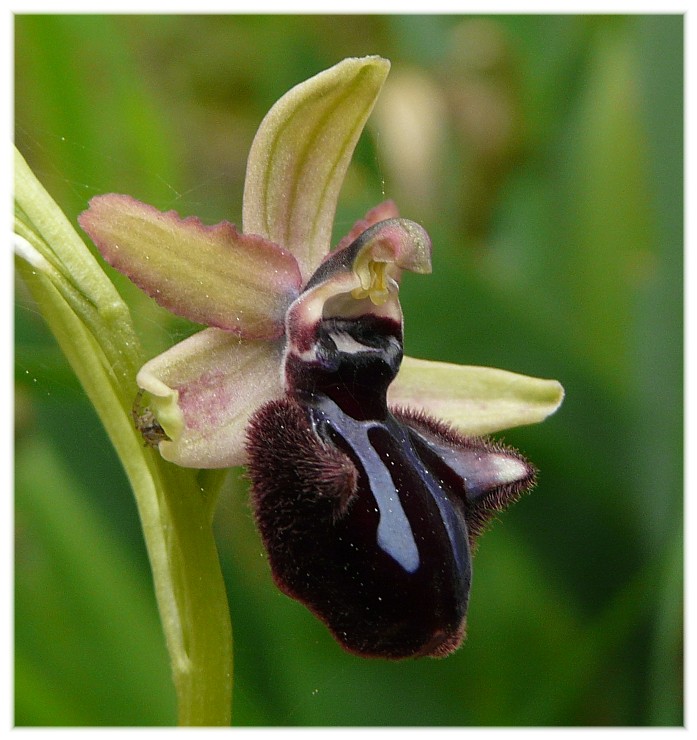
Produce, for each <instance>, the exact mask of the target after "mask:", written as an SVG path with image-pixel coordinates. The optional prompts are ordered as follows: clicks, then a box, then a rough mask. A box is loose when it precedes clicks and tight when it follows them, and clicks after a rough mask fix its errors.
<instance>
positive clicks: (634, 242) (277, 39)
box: [15, 15, 683, 726]
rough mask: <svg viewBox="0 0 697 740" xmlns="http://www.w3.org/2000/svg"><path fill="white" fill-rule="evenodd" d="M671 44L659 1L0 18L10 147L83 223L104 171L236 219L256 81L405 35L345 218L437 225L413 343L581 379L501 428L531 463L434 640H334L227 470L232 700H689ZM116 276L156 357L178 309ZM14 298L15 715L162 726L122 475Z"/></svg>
mask: <svg viewBox="0 0 697 740" xmlns="http://www.w3.org/2000/svg"><path fill="white" fill-rule="evenodd" d="M682 41H683V20H682V17H681V16H658V15H653V16H635V17H628V16H624V17H617V16H592V17H591V16H574V15H564V16H501V17H462V16H455V15H452V16H423V15H421V16H396V15H395V16H285V17H283V16H234V15H232V16H224V17H223V16H213V15H211V16H79V15H63V16H28V15H18V16H16V17H15V43H16V83H15V95H16V143H17V145H18V147H19V149H20V151H21V152H22V153H23V154H24V156H25V157H26V159H27V160H28V162H29V164H30V166H31V167H32V168H33V169H34V171H35V172H36V174H37V176H38V177H39V178H40V179H41V181H42V182H43V183H44V185H45V186H46V187H47V188H48V190H49V192H50V193H51V194H52V195H53V197H54V198H55V199H56V201H57V202H58V203H59V205H60V206H61V207H62V208H63V209H64V211H65V212H66V213H67V214H68V216H69V217H70V219H71V220H72V221H73V222H75V217H76V215H77V214H78V213H79V212H80V211H81V210H83V209H84V208H85V206H86V203H87V200H88V199H89V198H90V197H91V196H93V195H95V194H98V193H103V192H112V191H113V192H123V193H130V194H132V195H134V196H136V197H138V198H140V199H142V200H145V201H147V202H149V203H152V204H154V205H156V206H158V207H160V208H163V209H169V208H174V209H176V210H177V211H179V212H180V213H181V214H182V215H189V214H197V215H199V216H201V217H202V218H203V219H204V220H206V221H208V222H210V223H214V222H216V221H219V220H221V219H229V220H231V221H234V222H237V223H239V222H240V213H241V197H242V187H243V181H244V169H245V160H246V154H247V151H248V148H249V145H250V143H251V140H252V137H253V135H254V132H255V130H256V127H257V125H258V123H259V122H260V120H261V118H262V116H263V115H264V113H265V112H266V111H267V110H268V108H269V107H270V106H271V105H272V104H273V102H274V101H275V100H276V99H277V98H278V97H280V95H281V94H282V93H284V92H285V91H286V90H287V89H289V88H290V87H291V86H292V85H294V84H295V83H297V82H299V81H301V80H303V79H306V78H307V77H309V76H311V75H313V74H315V73H316V72H318V71H320V70H322V69H324V68H326V67H329V66H331V65H332V64H334V63H335V62H337V61H339V60H340V59H341V58H343V57H345V56H361V55H364V54H375V53H377V54H380V55H382V56H385V57H388V58H390V59H391V60H392V64H393V66H392V72H391V74H390V77H389V79H388V83H387V85H386V87H385V90H384V92H383V95H382V96H381V99H380V103H379V107H378V108H377V109H376V111H375V113H374V115H373V117H372V118H371V120H370V122H369V126H368V129H367V130H366V134H365V135H364V137H363V139H362V140H361V142H360V144H359V147H358V149H357V152H356V156H355V158H354V162H353V164H352V167H351V170H350V172H349V176H348V178H347V180H346V184H345V187H344V190H343V193H342V199H341V202H340V206H339V210H338V215H337V231H336V236H337V239H338V237H340V236H341V235H342V233H344V232H345V231H346V230H347V229H348V227H349V226H350V224H351V223H352V222H353V221H354V220H355V219H356V218H358V217H359V216H361V215H362V214H363V213H364V211H365V210H366V209H367V208H369V207H370V206H372V205H374V204H375V203H377V202H378V201H380V200H381V199H383V198H384V197H392V198H394V199H395V200H397V202H398V203H399V205H400V208H401V211H402V214H403V215H404V216H406V217H408V218H411V219H414V220H416V221H419V222H420V223H422V224H423V225H424V226H425V227H426V228H427V229H428V231H429V232H430V233H431V236H432V238H433V242H434V274H433V276H431V277H428V278H424V277H421V276H412V275H408V276H407V277H406V278H405V282H404V285H403V293H402V295H403V306H404V312H405V316H406V332H407V334H406V351H407V352H408V353H409V354H411V355H415V356H419V357H426V358H430V359H439V360H448V361H454V362H460V363H466V364H481V365H492V366H496V367H502V368H506V369H509V370H514V371H518V372H523V373H528V374H531V375H537V376H541V377H553V378H558V379H559V380H561V382H562V383H563V384H564V386H565V388H566V392H567V397H566V401H565V403H564V405H563V407H562V409H561V410H560V411H559V412H558V414H557V415H556V416H554V417H552V418H551V419H549V420H548V421H547V422H545V423H544V424H541V425H538V426H535V427H529V428H522V429H516V430H510V431H508V432H507V433H506V434H505V435H504V436H505V439H506V441H507V442H509V443H511V444H514V445H516V446H518V447H520V448H521V449H522V450H523V451H524V452H525V453H526V454H527V455H528V456H529V457H530V458H531V459H532V460H534V461H535V462H536V464H537V465H538V466H539V467H540V469H541V476H540V484H539V486H538V488H537V489H536V490H535V491H534V493H533V494H532V495H530V496H528V497H526V498H525V499H524V500H522V501H520V502H519V503H518V504H517V505H516V506H515V507H513V508H512V509H511V510H510V511H509V512H507V513H506V514H504V515H502V516H501V520H502V521H501V522H498V523H497V524H495V525H494V526H493V528H492V529H491V530H490V531H489V532H488V533H487V534H485V535H484V537H483V538H482V540H481V544H480V548H479V551H478V553H477V555H476V558H475V561H474V583H473V591H472V599H471V608H470V613H469V620H468V625H469V626H468V639H467V641H466V643H465V645H464V647H463V648H462V649H461V650H460V651H459V652H457V653H456V654H455V655H454V656H452V657H450V658H447V659H445V660H432V659H422V660H416V661H407V662H399V663H390V662H385V661H366V660H364V659H360V658H357V657H354V656H350V655H347V654H345V653H344V652H342V651H341V649H340V648H339V647H338V646H337V645H336V644H335V643H334V642H333V640H332V639H331V637H330V636H329V634H328V632H327V631H326V629H325V628H324V627H323V626H322V625H321V624H320V623H319V622H317V621H316V620H315V619H314V618H313V617H312V616H311V615H310V614H309V613H308V612H307V611H306V610H305V609H304V608H303V607H301V606H299V605H298V604H296V603H295V602H293V601H291V600H289V599H288V598H286V597H284V596H283V595H281V594H280V593H279V592H278V591H277V590H276V589H275V587H274V586H273V584H272V581H271V578H270V575H269V570H268V567H267V564H266V560H265V557H264V555H263V552H262V548H261V544H260V541H259V538H258V536H257V534H256V532H255V529H254V525H253V522H252V519H251V515H250V507H249V503H248V499H247V493H246V482H245V480H244V477H243V472H242V471H241V470H235V471H233V472H232V474H231V475H230V477H229V485H228V486H227V488H226V490H225V492H224V495H223V498H222V501H221V503H220V506H219V509H218V512H217V521H216V530H217V538H218V542H219V546H220V554H221V558H222V563H223V569H224V573H225V579H226V583H227V588H228V595H229V601H230V608H231V612H232V619H233V626H234V639H235V694H234V709H233V718H234V723H235V724H237V725H483V726H489V725H496V726H512V725H585V726H596V725H680V724H682V721H683V702H682V697H683V683H682V676H683V670H682V668H683V663H682V629H683V621H682V584H683V571H682V331H683V323H682V284H683V283H682V279H683V278H682V237H683V235H682V198H683V191H682V147H683V142H682V130H683V129H682V120H683V119H682V116H683V108H682V105H683V103H682V100H683V97H682V94H683V78H682V61H683V47H682ZM110 274H112V275H113V276H114V280H115V282H116V284H117V286H118V287H119V290H121V292H122V294H123V295H124V296H125V298H126V299H127V300H128V302H129V304H130V305H131V307H132V310H133V313H134V318H135V321H136V324H137V328H138V330H139V332H140V333H141V335H142V337H143V343H144V345H145V348H146V351H147V354H148V356H152V355H154V354H156V353H157V352H159V351H161V350H162V349H164V348H165V347H167V346H169V345H171V344H172V343H174V342H175V341H178V340H179V339H182V338H183V337H185V336H186V335H187V334H190V333H192V331H193V330H194V327H192V326H191V325H189V324H187V323H186V322H184V321H182V320H179V319H176V318H174V317H172V316H170V315H169V314H167V313H166V312H165V311H162V310H161V309H159V308H158V307H156V306H155V305H154V304H153V302H152V301H151V300H150V299H148V298H146V297H144V296H143V295H142V294H140V293H139V292H138V291H137V290H136V289H135V288H133V286H131V285H130V284H128V283H127V281H125V280H124V279H121V277H120V276H118V275H115V274H114V273H113V271H110ZM16 295H17V313H16V325H15V328H16V396H15V401H16V431H17V441H16V508H15V513H16V560H15V569H16V586H15V679H16V682H15V722H16V724H18V725H105V724H106V725H161V724H172V723H173V722H174V721H175V708H174V691H173V687H172V683H171V679H170V674H169V667H168V662H167V656H166V652H165V648H164V641H163V638H162V634H161V631H160V627H159V622H158V617H157V611H156V607H155V602H154V596H153V592H152V585H151V579H150V574H149V569H148V563H147V558H146V555H145V549H144V545H143V541H142V537H141V534H140V530H139V522H138V519H137V514H136V508H135V505H134V502H133V500H132V496H131V493H130V490H129V487H128V484H127V482H126V479H125V477H124V475H123V473H122V471H121V468H120V465H119V462H118V460H117V458H116V457H115V454H114V452H113V451H112V449H111V447H110V444H109V441H108V439H107V438H106V436H105V434H104V432H103V430H102V429H101V427H100V425H99V423H98V421H97V419H96V416H95V414H94V412H93V411H92V409H91V407H90V405H89V404H88V403H87V401H86V399H85V397H84V396H83V394H82V393H81V390H80V387H79V385H78V384H77V382H76V380H75V379H74V377H73V375H72V372H71V370H70V368H69V367H68V366H67V364H66V362H65V360H64V359H63V357H62V356H61V354H60V353H59V351H58V349H57V347H56V345H55V343H54V342H53V340H52V338H51V336H50V335H49V334H48V333H47V330H46V329H45V327H44V324H43V321H42V319H41V316H40V315H39V314H38V313H37V311H36V309H35V307H34V306H33V304H32V302H31V300H30V299H29V297H28V295H27V293H26V291H25V289H24V286H23V285H21V284H18V285H17V288H16Z"/></svg>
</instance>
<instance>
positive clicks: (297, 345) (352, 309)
mask: <svg viewBox="0 0 697 740" xmlns="http://www.w3.org/2000/svg"><path fill="white" fill-rule="evenodd" d="M349 250H350V248H349ZM347 251H348V250H347ZM345 256H346V254H344V255H339V256H338V257H336V258H335V262H334V265H332V264H331V262H332V258H330V260H329V261H328V262H325V264H324V265H323V266H322V267H321V268H320V270H321V275H320V277H321V281H320V280H319V279H318V280H314V279H311V280H310V283H309V285H310V289H315V290H317V288H315V286H316V285H317V283H320V282H322V283H327V284H329V281H331V280H333V279H334V274H333V271H332V268H333V267H334V266H335V267H336V274H337V275H338V278H337V283H339V281H340V280H345V275H346V272H347V271H348V270H349V269H350V267H351V265H350V264H348V263H347V260H346V258H345ZM380 269H381V270H383V269H384V268H380ZM319 273H320V271H318V274H319ZM341 285H344V283H343V282H341ZM320 289H321V286H320ZM322 295H324V296H327V295H330V296H331V295H332V293H331V291H330V290H328V291H325V292H324V293H322ZM302 300H303V296H301V297H300V299H299V301H302ZM387 300H388V301H393V303H394V305H392V306H390V305H389V304H387V305H386V306H385V307H384V308H383V307H382V306H383V302H381V303H380V306H379V307H376V306H374V305H373V302H371V301H370V300H369V298H368V296H367V291H366V297H365V298H362V299H359V300H348V299H347V300H346V301H345V302H344V303H343V304H342V303H341V301H338V303H337V302H336V301H335V305H344V306H346V307H347V309H348V310H347V311H346V315H338V314H337V313H336V312H335V311H331V312H329V314H330V315H328V316H326V315H324V314H323V313H322V312H321V311H314V310H311V311H308V312H307V314H306V315H308V316H313V317H316V318H315V320H314V322H313V323H312V324H311V325H309V326H307V325H305V326H302V325H300V324H296V325H291V326H295V327H296V328H297V330H298V336H297V337H295V336H294V335H293V333H292V332H291V333H289V336H288V351H287V356H286V362H285V378H286V395H285V397H284V398H282V399H280V400H276V401H272V402H270V403H268V404H266V405H265V406H263V407H262V408H261V409H260V410H259V411H257V413H256V414H255V415H254V416H253V418H252V420H251V424H250V430H249V433H248V442H247V452H248V454H249V461H250V462H249V473H250V476H251V478H252V482H253V489H252V493H253V504H254V510H255V515H256V519H257V522H258V525H259V528H260V532H261V535H262V538H263V540H264V544H265V545H266V548H267V551H268V554H269V561H270V564H271V569H272V572H273V575H274V578H275V580H276V583H277V584H278V586H279V587H280V588H281V589H282V590H283V591H284V592H285V593H287V594H288V595H289V596H292V597H293V598H295V599H298V600H299V601H301V602H302V603H304V604H305V605H306V606H307V607H308V608H309V609H310V610H311V611H313V612H314V613H315V614H316V615H317V616H319V617H320V619H322V620H323V621H324V622H325V623H326V624H327V626H328V627H329V629H330V630H331V632H332V633H333V634H334V636H335V637H336V638H337V640H338V641H339V642H340V643H341V644H342V645H343V646H344V647H345V648H346V649H347V650H349V651H351V652H355V653H358V654H361V655H365V656H373V657H385V658H405V657H411V656H420V655H434V656H442V655H446V654H448V653H449V652H452V650H454V649H455V648H457V647H458V645H459V644H460V642H461V640H462V636H463V633H464V628H465V618H466V613H467V603H468V598H469V589H470V580H471V561H470V547H471V545H472V543H473V541H474V537H475V536H476V534H478V533H479V532H480V531H481V529H482V527H483V526H484V524H485V523H486V521H487V519H488V518H489V516H491V513H492V510H495V509H500V508H503V506H504V505H506V504H507V503H508V501H509V500H510V499H511V498H512V497H515V496H517V495H518V493H519V492H520V491H521V490H522V489H523V488H524V487H527V486H529V485H530V484H531V482H532V479H533V477H534V472H533V470H532V468H531V467H530V466H529V464H528V463H527V462H526V461H524V459H523V458H522V457H520V456H519V455H518V454H517V453H515V452H513V451H511V450H508V449H507V448H504V447H501V446H496V445H493V444H492V443H490V442H487V441H485V440H480V439H476V438H466V437H462V436H461V435H457V434H455V433H454V432H451V431H450V430H449V429H448V428H447V427H445V425H442V424H439V423H438V422H436V421H435V420H432V419H430V418H428V417H426V416H424V415H421V414H417V413H413V412H409V411H399V410H390V409H389V408H388V406H387V402H386V394H387V389H388V387H389V384H390V383H391V382H392V380H393V379H394V377H395V376H396V374H397V372H398V370H399V366H400V363H401V360H402V325H401V311H400V309H399V304H398V301H397V298H396V293H395V294H394V296H393V297H389V296H388V299H387ZM296 339H297V341H295V340H296Z"/></svg>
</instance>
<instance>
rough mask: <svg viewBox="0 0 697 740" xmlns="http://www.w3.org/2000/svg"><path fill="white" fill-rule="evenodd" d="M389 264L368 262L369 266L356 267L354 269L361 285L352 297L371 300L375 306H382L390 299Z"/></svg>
mask: <svg viewBox="0 0 697 740" xmlns="http://www.w3.org/2000/svg"><path fill="white" fill-rule="evenodd" d="M387 264H388V263H387V262H375V261H374V260H368V264H367V265H365V264H364V265H360V266H358V265H356V267H355V268H354V269H355V271H356V275H357V276H358V279H359V280H360V281H361V285H360V287H359V288H354V289H353V290H352V291H351V295H352V296H353V297H354V298H356V299H357V300H360V299H362V298H370V300H371V302H372V303H373V304H374V305H376V306H382V304H383V303H384V302H385V301H386V300H387V299H388V298H389V297H390V291H389V288H388V277H387V272H386V268H387Z"/></svg>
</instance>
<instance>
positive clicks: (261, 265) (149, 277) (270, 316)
mask: <svg viewBox="0 0 697 740" xmlns="http://www.w3.org/2000/svg"><path fill="white" fill-rule="evenodd" d="M79 222H80V225H81V226H82V228H83V229H84V230H85V231H86V232H87V233H88V234H89V235H90V236H91V237H92V240H93V241H94V243H95V244H96V245H97V247H98V248H99V250H100V251H101V253H102V254H103V255H104V258H105V259H106V260H107V261H108V262H109V263H110V264H111V265H113V266H114V267H115V268H116V269H117V270H120V271H121V272H123V273H124V274H125V275H127V276H128V277H129V278H130V279H131V280H132V281H133V282H134V283H135V284H136V285H138V287H140V288H141V289H142V290H144V291H145V292H146V293H147V294H148V295H150V296H151V297H152V298H154V299H155V300H156V301H157V302H158V303H159V304H160V305H161V306H164V307H165V308H167V309H169V310H170V311H172V312H174V313H176V314H179V315H180V316H185V317H186V318H188V319H191V320H192V321H196V322H198V323H200V324H206V325H208V326H216V327H219V328H221V329H227V330H229V331H232V332H235V333H236V334H239V335H240V336H244V337H249V338H253V339H274V338H277V337H279V336H281V334H282V332H283V317H284V314H285V311H286V308H287V307H288V306H289V305H290V303H292V301H293V300H294V299H295V297H296V296H297V295H298V293H299V290H300V286H301V280H300V272H299V270H298V265H297V263H296V261H295V258H294V257H293V256H292V255H291V254H290V253H289V252H286V251H285V250H284V249H281V248H280V247H279V246H278V245H276V244H273V243H271V242H269V241H267V240H266V239H264V238H262V237H260V236H249V235H246V234H245V235H243V234H240V233H239V232H238V231H237V229H236V228H235V227H234V226H233V225H232V224H230V223H227V222H222V223H220V224H217V225H216V226H206V225H204V224H202V223H201V221H200V220H199V219H197V218H193V217H190V218H181V217H180V216H179V215H178V214H177V213H175V212H174V211H168V212H166V213H164V212H162V211H158V210H157V209H156V208H153V207H152V206H149V205H146V204H145V203H141V202H140V201H137V200H135V199H134V198H131V197H129V196H127V195H115V194H110V195H102V196H97V197H95V198H92V200H91V201H90V207H89V209H88V210H87V211H85V212H84V213H83V214H81V216H80V218H79Z"/></svg>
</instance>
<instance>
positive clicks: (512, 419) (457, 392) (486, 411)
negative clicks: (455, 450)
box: [387, 357, 564, 434]
mask: <svg viewBox="0 0 697 740" xmlns="http://www.w3.org/2000/svg"><path fill="white" fill-rule="evenodd" d="M387 398H388V401H389V402H390V404H393V405H396V406H407V407H410V408H418V409H422V410H424V411H426V412H427V413H429V414H430V415H431V416H434V417H436V418H437V419H441V420H442V421H445V422H448V423H450V424H452V425H453V426H454V427H455V428H456V429H457V430H458V431H460V432H462V433H464V434H490V433H491V432H498V431H501V430H502V429H510V428H511V427H517V426H522V425H524V424H536V423H537V422H540V421H542V420H543V419H546V418H547V417H548V416H549V415H550V414H552V413H554V412H555V411H556V410H557V409H558V408H559V406H560V404H561V402H562V400H563V398H564V389H563V388H562V387H561V385H560V384H559V383H558V382H557V381H556V380H543V379H540V378H531V377H528V376H526V375H518V374H517V373H511V372H508V371H506V370H498V369H494V368H488V367H472V366H467V365H453V364H450V363H446V362H431V361H428V360H417V359H415V358H413V357H405V358H404V360H403V362H402V367H401V369H400V371H399V374H398V375H397V378H396V379H395V381H394V382H393V383H392V385H391V386H390V389H389V391H388V396H387Z"/></svg>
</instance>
